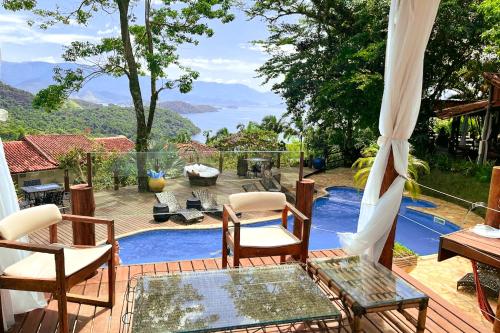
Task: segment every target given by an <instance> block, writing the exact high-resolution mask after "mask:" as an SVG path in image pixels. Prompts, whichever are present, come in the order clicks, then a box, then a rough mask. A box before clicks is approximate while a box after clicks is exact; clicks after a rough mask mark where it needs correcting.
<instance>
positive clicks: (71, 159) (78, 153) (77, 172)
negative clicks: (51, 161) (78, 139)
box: [57, 148, 87, 184]
mask: <svg viewBox="0 0 500 333" xmlns="http://www.w3.org/2000/svg"><path fill="white" fill-rule="evenodd" d="M86 156H87V153H86V152H85V151H84V150H83V149H81V148H72V149H70V150H69V151H68V152H67V153H65V154H61V155H59V156H58V157H57V162H58V163H59V169H61V170H68V171H69V172H71V173H72V174H73V175H74V176H75V183H77V184H78V183H82V182H83V181H84V180H85V179H86V177H85V173H84V165H85V161H86Z"/></svg>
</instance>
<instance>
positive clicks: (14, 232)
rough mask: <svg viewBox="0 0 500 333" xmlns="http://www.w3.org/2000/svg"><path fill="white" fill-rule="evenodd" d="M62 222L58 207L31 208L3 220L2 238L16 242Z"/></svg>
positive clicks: (0, 225) (0, 223)
mask: <svg viewBox="0 0 500 333" xmlns="http://www.w3.org/2000/svg"><path fill="white" fill-rule="evenodd" d="M61 221H62V216H61V212H59V208H57V206H56V205H52V204H51V205H42V206H36V207H31V208H27V209H23V210H21V211H19V212H16V213H14V214H11V215H9V216H7V217H6V218H4V219H3V220H1V221H0V236H1V237H2V238H3V239H6V240H15V239H18V238H20V237H22V236H25V235H27V234H29V233H32V232H35V231H37V230H40V229H44V228H47V227H49V226H50V225H52V224H56V223H59V222H61Z"/></svg>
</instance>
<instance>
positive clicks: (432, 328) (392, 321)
mask: <svg viewBox="0 0 500 333" xmlns="http://www.w3.org/2000/svg"><path fill="white" fill-rule="evenodd" d="M339 255H342V251H341V250H323V251H312V252H311V257H325V256H329V257H331V256H339ZM230 262H231V260H230ZM279 262H280V258H279V257H263V258H252V259H242V260H241V265H242V266H244V267H252V266H262V265H274V264H279ZM221 264H222V263H221V260H220V258H216V259H196V260H187V261H178V262H167V263H165V262H160V263H154V264H144V265H130V266H119V267H118V268H117V273H116V280H117V283H116V303H115V306H114V307H113V309H106V308H101V307H95V306H90V305H79V304H74V303H69V304H68V311H69V313H70V317H69V320H70V327H71V332H72V333H94V332H95V333H119V332H121V331H122V329H123V327H122V324H121V321H122V316H123V314H124V313H125V307H124V306H125V302H124V298H125V292H126V288H127V281H128V279H129V278H131V277H133V276H135V275H138V274H165V273H168V272H178V271H181V272H182V271H203V270H211V269H220V268H221ZM394 272H395V273H396V274H398V275H399V276H401V277H402V278H404V279H405V280H407V281H408V282H410V283H411V284H413V285H414V286H416V287H417V288H419V289H421V290H422V291H423V292H425V293H427V294H428V295H429V297H430V302H429V309H428V312H427V325H426V332H432V333H441V332H471V333H472V332H488V331H487V330H486V329H485V328H484V327H483V326H482V325H481V324H479V323H476V322H475V321H474V320H473V319H471V318H469V317H468V316H467V315H466V314H464V313H462V312H461V311H460V310H459V309H458V308H456V307H455V306H453V305H452V304H450V303H449V302H447V301H446V300H444V299H442V298H441V297H439V295H437V294H436V293H434V292H433V291H431V290H429V289H428V288H427V287H425V286H423V285H422V284H421V283H420V282H418V281H417V280H415V279H414V278H412V277H410V276H409V275H408V274H406V273H405V272H404V271H402V270H401V269H398V268H397V267H395V268H394ZM107 283H108V279H107V274H106V270H105V269H101V270H99V272H98V274H97V275H95V276H94V277H92V278H91V279H89V280H87V281H86V282H85V283H82V284H80V285H77V286H75V287H74V288H73V290H72V292H74V293H82V294H85V295H88V296H101V297H106V296H107ZM323 287H324V286H323ZM333 302H334V303H335V304H336V305H337V307H338V308H339V310H340V311H341V313H342V318H343V319H342V323H343V326H342V327H341V330H340V332H344V333H349V332H350V328H349V325H348V321H347V318H346V314H345V311H344V309H343V307H342V304H341V303H340V302H338V301H337V300H333ZM409 313H410V315H411V316H412V317H414V318H415V317H416V315H417V311H416V310H413V309H412V310H410V311H409ZM362 323H363V329H364V332H370V333H371V332H404V333H408V332H414V331H415V328H414V327H413V326H412V325H411V324H410V323H409V322H408V321H407V320H406V319H405V318H404V317H403V315H402V314H401V313H399V312H397V311H388V312H385V313H378V314H370V315H369V316H367V317H364V318H363V321H362ZM330 325H333V327H335V326H336V325H337V324H336V323H334V324H330V323H328V327H330ZM330 329H331V327H330ZM325 330H326V329H324V328H323V329H322V328H321V327H318V326H317V325H313V326H309V325H308V324H306V323H296V324H288V325H278V326H271V327H266V332H277V333H279V332H313V331H314V332H318V331H325ZM241 331H243V332H246V330H239V331H238V332H241ZM252 331H253V330H248V332H252ZM335 331H336V332H337V329H335ZM56 332H57V302H56V301H55V300H53V299H52V298H49V300H48V305H47V307H46V308H45V309H37V310H34V311H31V312H29V313H26V314H21V315H17V316H16V324H15V325H14V326H13V327H12V328H11V329H10V330H9V333H56Z"/></svg>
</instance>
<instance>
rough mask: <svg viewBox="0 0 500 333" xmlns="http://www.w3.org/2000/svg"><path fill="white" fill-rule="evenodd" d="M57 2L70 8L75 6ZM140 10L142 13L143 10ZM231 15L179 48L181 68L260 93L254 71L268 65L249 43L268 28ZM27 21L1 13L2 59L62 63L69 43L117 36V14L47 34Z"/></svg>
mask: <svg viewBox="0 0 500 333" xmlns="http://www.w3.org/2000/svg"><path fill="white" fill-rule="evenodd" d="M157 1H158V0H157ZM46 2H53V0H46ZM56 2H57V3H61V4H63V5H64V6H66V7H68V6H69V5H68V4H69V3H71V2H75V1H74V0H71V1H68V0H64V1H63V0H57V1H56ZM140 2H141V1H140ZM138 10H139V11H142V8H138ZM234 13H235V14H236V19H235V20H234V21H233V22H231V23H228V24H221V23H218V22H212V23H211V26H212V27H213V29H214V30H215V36H214V37H212V38H210V39H202V40H201V42H200V44H199V45H198V46H192V45H190V46H186V47H182V49H180V55H181V61H182V64H184V65H187V66H190V67H191V68H192V69H194V70H196V71H198V72H199V73H200V80H203V81H212V82H220V83H242V84H245V85H248V86H250V87H252V88H254V89H258V90H261V91H266V90H269V86H261V79H258V78H255V76H256V73H255V69H256V68H258V67H259V66H260V65H261V64H262V63H263V62H264V61H265V60H266V58H267V55H266V54H264V53H263V52H261V50H260V49H259V48H258V47H256V46H254V45H252V44H250V42H251V41H252V40H256V39H263V38H265V37H266V36H267V29H266V26H265V24H264V23H263V22H261V21H259V20H253V21H248V19H247V18H246V17H245V15H244V13H242V12H241V11H239V10H238V9H234ZM28 18H29V13H25V12H15V13H14V12H9V11H5V10H4V9H3V8H2V9H0V50H1V55H2V60H5V61H14V62H24V61H46V62H61V61H62V60H61V57H60V55H61V53H62V51H63V48H64V45H68V44H69V43H70V42H71V41H73V40H89V41H95V40H97V39H98V38H99V37H102V36H113V35H117V34H118V19H117V14H112V15H108V14H98V15H96V16H95V17H94V18H93V19H92V20H91V22H90V24H89V26H87V27H81V26H78V25H58V26H55V27H51V28H49V29H48V30H40V29H38V28H35V27H33V28H31V27H29V26H28V25H27V23H26V20H27V19H28Z"/></svg>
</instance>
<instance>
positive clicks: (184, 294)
mask: <svg viewBox="0 0 500 333" xmlns="http://www.w3.org/2000/svg"><path fill="white" fill-rule="evenodd" d="M127 299H128V301H129V302H131V303H132V304H131V309H132V311H131V313H130V318H131V324H129V326H130V327H131V330H132V332H133V333H153V332H155V333H156V332H213V331H224V330H230V329H237V328H248V327H263V326H267V325H273V324H284V323H293V322H302V321H314V320H339V319H340V313H339V311H338V310H337V308H336V307H335V306H334V305H333V304H332V302H331V301H330V300H329V299H328V297H327V296H326V295H325V294H324V293H323V292H322V291H321V290H320V288H319V287H318V286H317V285H316V284H315V283H314V281H313V280H312V279H311V278H310V277H309V276H308V275H307V273H306V272H305V271H304V269H303V268H301V267H300V266H299V265H293V264H292V265H280V266H265V267H252V268H239V269H226V270H214V271H201V272H182V273H173V274H169V275H163V276H139V277H137V278H135V279H132V280H131V281H130V283H129V291H128V295H127Z"/></svg>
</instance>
